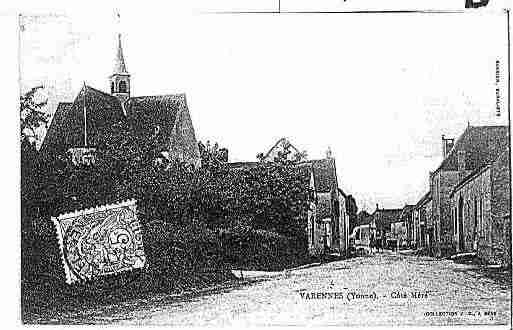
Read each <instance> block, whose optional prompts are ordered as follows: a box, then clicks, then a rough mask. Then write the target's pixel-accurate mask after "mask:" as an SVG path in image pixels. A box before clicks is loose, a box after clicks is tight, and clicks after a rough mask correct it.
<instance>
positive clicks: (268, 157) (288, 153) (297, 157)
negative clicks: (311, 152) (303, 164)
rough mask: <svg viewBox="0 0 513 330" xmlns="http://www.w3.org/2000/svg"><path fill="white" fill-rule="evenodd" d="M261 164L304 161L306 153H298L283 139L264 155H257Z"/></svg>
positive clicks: (297, 150)
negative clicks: (279, 161)
mask: <svg viewBox="0 0 513 330" xmlns="http://www.w3.org/2000/svg"><path fill="white" fill-rule="evenodd" d="M257 157H258V158H259V160H260V161H262V162H275V161H276V160H278V159H282V160H288V161H302V160H306V152H304V151H299V149H297V148H296V147H295V146H294V145H293V144H292V143H290V141H289V140H288V139H287V138H285V137H283V138H281V139H279V140H278V141H277V142H276V143H275V144H274V145H273V146H272V147H271V149H269V150H268V151H267V152H266V153H265V154H264V153H261V154H259V155H257Z"/></svg>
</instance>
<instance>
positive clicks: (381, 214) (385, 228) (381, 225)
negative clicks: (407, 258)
mask: <svg viewBox="0 0 513 330" xmlns="http://www.w3.org/2000/svg"><path fill="white" fill-rule="evenodd" d="M402 212H403V209H380V208H379V206H378V205H376V210H375V211H374V213H373V214H372V217H373V219H372V221H373V222H374V225H375V228H376V238H378V239H381V240H382V242H383V243H384V246H388V245H389V244H391V243H393V242H392V241H393V240H394V238H393V233H392V223H396V222H401V213H402Z"/></svg>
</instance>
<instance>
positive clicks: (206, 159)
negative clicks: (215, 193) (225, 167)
mask: <svg viewBox="0 0 513 330" xmlns="http://www.w3.org/2000/svg"><path fill="white" fill-rule="evenodd" d="M198 147H199V151H200V157H201V165H202V166H203V167H205V168H208V169H211V168H216V167H218V166H219V165H222V164H225V163H227V162H228V149H226V148H219V144H218V143H217V142H216V143H214V145H211V144H210V141H209V140H207V142H206V143H205V144H203V142H201V141H198Z"/></svg>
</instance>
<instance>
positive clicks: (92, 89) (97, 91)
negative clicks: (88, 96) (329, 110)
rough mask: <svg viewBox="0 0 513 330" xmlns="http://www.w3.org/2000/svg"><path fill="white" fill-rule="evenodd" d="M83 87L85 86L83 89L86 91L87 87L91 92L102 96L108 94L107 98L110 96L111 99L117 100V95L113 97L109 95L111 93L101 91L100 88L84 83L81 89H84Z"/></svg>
mask: <svg viewBox="0 0 513 330" xmlns="http://www.w3.org/2000/svg"><path fill="white" fill-rule="evenodd" d="M84 88H85V90H86V91H87V89H90V90H91V91H93V92H96V93H98V94H101V95H103V96H108V97H109V98H112V99H115V100H117V97H115V96H114V95H111V94H109V93H107V92H104V91H102V90H99V89H96V88H94V87H91V86H89V85H84V87H82V90H84ZM82 90H81V91H82ZM78 95H80V93H79V94H78ZM78 95H77V97H76V98H75V100H76V99H77V98H78ZM73 103H75V102H74V101H73Z"/></svg>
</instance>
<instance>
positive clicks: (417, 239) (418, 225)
mask: <svg viewBox="0 0 513 330" xmlns="http://www.w3.org/2000/svg"><path fill="white" fill-rule="evenodd" d="M431 205H432V199H431V192H429V191H428V192H427V193H425V194H424V195H423V196H422V197H421V198H420V200H419V201H418V202H417V204H416V205H415V208H414V210H413V241H414V244H415V246H416V247H417V248H418V249H423V250H427V251H429V250H430V249H431V247H432V245H433V222H432V221H431Z"/></svg>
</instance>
